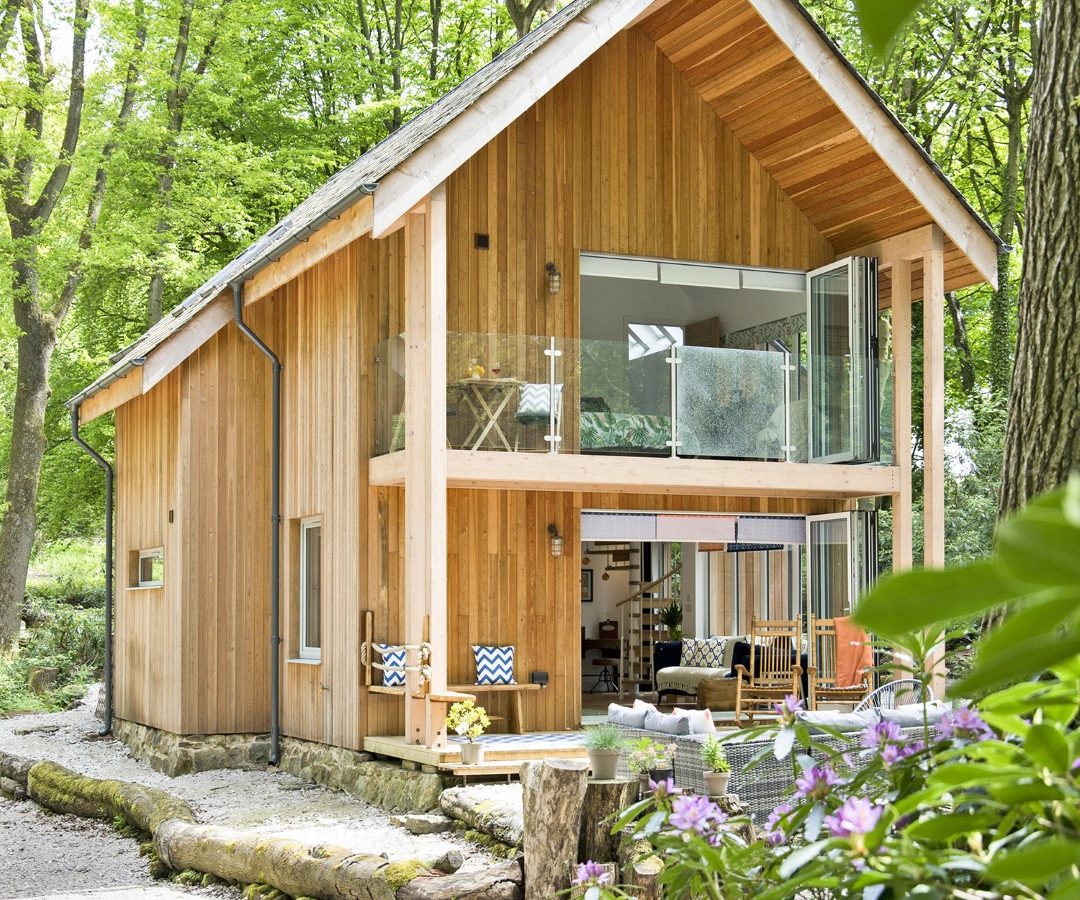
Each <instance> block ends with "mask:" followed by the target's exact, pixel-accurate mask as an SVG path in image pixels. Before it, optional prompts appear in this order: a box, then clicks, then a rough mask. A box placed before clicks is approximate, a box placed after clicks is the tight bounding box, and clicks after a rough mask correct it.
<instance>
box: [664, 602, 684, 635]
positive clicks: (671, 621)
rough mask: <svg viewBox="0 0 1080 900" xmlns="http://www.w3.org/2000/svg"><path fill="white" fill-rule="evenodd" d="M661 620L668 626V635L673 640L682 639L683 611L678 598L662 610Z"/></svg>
mask: <svg viewBox="0 0 1080 900" xmlns="http://www.w3.org/2000/svg"><path fill="white" fill-rule="evenodd" d="M660 622H661V624H662V625H663V626H664V627H665V628H667V631H668V637H669V638H670V639H671V640H673V641H681V640H682V631H683V628H682V622H683V612H682V604H681V603H680V602H679V601H678V600H672V601H671V602H670V603H669V604H668V605H667V606H665V607H664V608H663V609H662V610H660Z"/></svg>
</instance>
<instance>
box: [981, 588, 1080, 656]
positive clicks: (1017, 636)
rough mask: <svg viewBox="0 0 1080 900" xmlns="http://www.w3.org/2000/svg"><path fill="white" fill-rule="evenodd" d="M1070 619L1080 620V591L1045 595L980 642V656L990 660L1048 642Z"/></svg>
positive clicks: (1037, 597)
mask: <svg viewBox="0 0 1080 900" xmlns="http://www.w3.org/2000/svg"><path fill="white" fill-rule="evenodd" d="M1070 617H1074V618H1076V617H1080V589H1077V588H1062V589H1060V590H1048V591H1043V592H1041V593H1039V594H1037V595H1036V596H1035V597H1033V598H1032V599H1031V600H1030V601H1029V602H1028V603H1027V604H1025V605H1024V606H1023V607H1022V608H1021V609H1019V610H1017V611H1016V612H1014V613H1013V614H1012V615H1010V616H1009V617H1008V618H1006V619H1005V621H1004V622H1002V623H1001V624H1000V625H998V626H997V628H995V629H994V630H993V631H991V632H989V633H988V634H985V635H983V636H982V637H981V638H980V639H979V652H980V653H982V654H984V655H986V656H994V655H996V654H998V653H1004V652H1005V651H1007V650H1008V649H1009V648H1010V647H1012V646H1015V645H1016V644H1021V643H1023V642H1024V641H1029V640H1031V639H1032V638H1036V637H1037V638H1040V639H1044V640H1045V638H1046V635H1047V634H1049V633H1050V632H1052V631H1053V630H1054V629H1055V628H1057V626H1058V625H1060V624H1061V623H1062V622H1065V621H1066V620H1068V619H1069V618H1070Z"/></svg>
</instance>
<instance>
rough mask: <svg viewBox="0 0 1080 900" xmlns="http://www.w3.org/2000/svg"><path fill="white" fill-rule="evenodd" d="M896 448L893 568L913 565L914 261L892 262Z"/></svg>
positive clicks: (898, 568)
mask: <svg viewBox="0 0 1080 900" xmlns="http://www.w3.org/2000/svg"><path fill="white" fill-rule="evenodd" d="M891 271H892V345H893V366H894V372H893V447H894V449H895V451H896V465H897V467H898V468H899V469H900V490H899V491H898V492H897V493H896V494H894V495H893V521H892V529H893V531H892V547H893V571H894V572H902V571H904V570H905V569H910V568H911V563H912V550H911V519H912V516H911V260H909V259H898V260H896V261H895V262H893V263H892V269H891Z"/></svg>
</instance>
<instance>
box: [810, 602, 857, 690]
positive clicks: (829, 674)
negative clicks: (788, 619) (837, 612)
mask: <svg viewBox="0 0 1080 900" xmlns="http://www.w3.org/2000/svg"><path fill="white" fill-rule="evenodd" d="M846 621H847V619H846V618H845V619H844V620H842V622H841V631H843V632H846V633H847V634H846V636H845V640H847V641H848V643H849V644H852V646H850V647H846V648H845V647H841V646H839V645H838V643H837V619H815V618H814V617H813V615H811V616H810V646H809V648H808V650H807V665H806V674H807V682H808V690H809V694H810V696H809V697H808V698H807V703H808V707H809V708H810V709H817V708H818V704H819V703H853V704H859V703H862V701H863V700H865V699H866V697H867V696H868V695H869V693H870V690H871V688H872V687H873V684H872V672H873V654H872V652H870V650H869V647H868V646H867V643H866V642H867V637H866V634H865V632H862V631H861V630H860V629H858V628H857V627H855V626H853V625H852V626H845V625H844V624H843V623H844V622H846ZM853 635H856V636H857V635H861V637H862V640H861V642H858V643H859V646H855V644H856V641H854V640H852V636H853ZM855 657H869V659H868V660H864V661H863V662H858V661H855ZM842 671H846V673H849V674H843V675H841V674H840V673H841V672H842ZM850 673H854V674H850ZM841 681H844V682H847V683H846V684H841V683H839V682H841Z"/></svg>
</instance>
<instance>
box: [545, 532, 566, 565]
mask: <svg viewBox="0 0 1080 900" xmlns="http://www.w3.org/2000/svg"><path fill="white" fill-rule="evenodd" d="M548 534H550V535H551V555H552V556H553V557H555V559H558V558H559V557H560V556H562V547H563V539H562V535H561V534H559V529H558V528H557V527H556V526H555V525H548Z"/></svg>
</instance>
